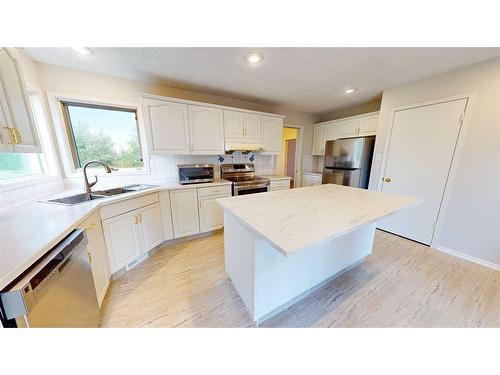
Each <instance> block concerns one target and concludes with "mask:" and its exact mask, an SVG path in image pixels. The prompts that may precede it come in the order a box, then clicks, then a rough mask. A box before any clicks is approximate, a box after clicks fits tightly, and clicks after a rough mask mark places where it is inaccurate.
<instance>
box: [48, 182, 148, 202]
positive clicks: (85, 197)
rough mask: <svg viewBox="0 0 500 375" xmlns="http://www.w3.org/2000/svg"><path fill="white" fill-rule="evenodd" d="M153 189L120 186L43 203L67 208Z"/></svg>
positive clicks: (141, 186)
mask: <svg viewBox="0 0 500 375" xmlns="http://www.w3.org/2000/svg"><path fill="white" fill-rule="evenodd" d="M154 187H156V186H155V185H143V184H134V185H127V186H122V187H117V188H112V189H107V190H99V191H93V192H91V193H81V194H75V195H70V196H68V197H62V198H57V199H49V200H46V201H45V202H47V203H56V204H64V205H67V206H71V205H75V204H80V203H85V202H89V201H93V200H97V199H104V198H109V197H113V196H115V195H120V194H126V193H132V192H135V191H142V190H147V189H152V188H154Z"/></svg>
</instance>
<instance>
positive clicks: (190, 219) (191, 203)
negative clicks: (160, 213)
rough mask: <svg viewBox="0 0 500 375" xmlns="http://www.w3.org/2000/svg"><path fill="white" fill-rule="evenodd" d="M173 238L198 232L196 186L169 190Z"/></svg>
mask: <svg viewBox="0 0 500 375" xmlns="http://www.w3.org/2000/svg"><path fill="white" fill-rule="evenodd" d="M170 207H171V209H172V227H173V230H174V238H181V237H186V236H191V235H193V234H197V233H200V225H199V221H198V197H197V194H196V188H193V189H179V190H171V191H170Z"/></svg>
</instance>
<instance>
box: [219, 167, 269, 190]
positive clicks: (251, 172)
mask: <svg viewBox="0 0 500 375" xmlns="http://www.w3.org/2000/svg"><path fill="white" fill-rule="evenodd" d="M221 177H222V178H223V179H225V180H229V181H232V182H233V195H246V194H254V193H265V192H267V191H269V185H270V183H271V182H270V180H269V179H268V178H264V177H259V176H256V175H255V165H254V164H253V163H241V164H222V165H221Z"/></svg>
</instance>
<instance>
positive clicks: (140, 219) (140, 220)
mask: <svg viewBox="0 0 500 375" xmlns="http://www.w3.org/2000/svg"><path fill="white" fill-rule="evenodd" d="M139 223H142V214H139Z"/></svg>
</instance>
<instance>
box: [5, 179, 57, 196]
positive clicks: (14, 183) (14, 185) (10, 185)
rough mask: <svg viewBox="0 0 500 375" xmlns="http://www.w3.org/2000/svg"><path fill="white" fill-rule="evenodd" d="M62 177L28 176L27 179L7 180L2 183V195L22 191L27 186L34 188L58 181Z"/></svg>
mask: <svg viewBox="0 0 500 375" xmlns="http://www.w3.org/2000/svg"><path fill="white" fill-rule="evenodd" d="M60 179H61V177H60V176H59V175H47V174H44V175H38V176H27V177H19V178H16V179H12V180H6V181H3V182H0V193H4V192H6V191H10V190H15V189H21V188H24V187H27V186H33V185H37V184H42V183H46V182H51V181H58V180H60Z"/></svg>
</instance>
